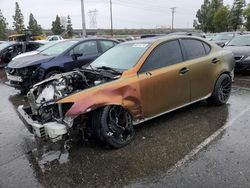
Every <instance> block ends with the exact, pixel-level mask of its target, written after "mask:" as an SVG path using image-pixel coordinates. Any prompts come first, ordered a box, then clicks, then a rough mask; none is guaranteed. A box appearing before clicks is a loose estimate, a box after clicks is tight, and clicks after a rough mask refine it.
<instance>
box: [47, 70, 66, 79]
mask: <svg viewBox="0 0 250 188" xmlns="http://www.w3.org/2000/svg"><path fill="white" fill-rule="evenodd" d="M61 73H62V72H61V71H57V70H54V71H50V72H48V73H47V74H46V76H45V79H47V78H49V77H51V76H54V75H56V74H61Z"/></svg>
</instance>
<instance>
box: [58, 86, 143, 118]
mask: <svg viewBox="0 0 250 188" xmlns="http://www.w3.org/2000/svg"><path fill="white" fill-rule="evenodd" d="M58 103H74V105H73V106H72V107H71V108H70V109H69V111H68V112H67V113H66V114H65V115H66V116H79V115H81V114H86V113H88V112H90V111H93V110H95V109H97V108H100V107H103V106H107V105H120V106H122V107H124V108H125V109H126V110H128V111H129V112H130V113H131V114H132V115H133V117H134V118H135V119H138V118H140V117H141V116H142V109H141V105H140V104H141V103H140V100H139V89H138V86H137V83H136V82H134V83H127V84H126V85H123V86H120V87H119V86H117V84H114V85H111V86H107V87H102V86H100V88H99V86H97V87H96V88H90V89H87V90H84V91H82V92H79V93H77V94H74V95H72V96H69V97H66V98H64V99H62V100H61V101H58Z"/></svg>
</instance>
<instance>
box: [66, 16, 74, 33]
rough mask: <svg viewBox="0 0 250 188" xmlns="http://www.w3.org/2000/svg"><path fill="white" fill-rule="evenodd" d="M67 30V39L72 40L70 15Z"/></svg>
mask: <svg viewBox="0 0 250 188" xmlns="http://www.w3.org/2000/svg"><path fill="white" fill-rule="evenodd" d="M66 29H67V37H68V38H72V36H73V27H72V23H71V18H70V16H69V15H68V17H67V28H66Z"/></svg>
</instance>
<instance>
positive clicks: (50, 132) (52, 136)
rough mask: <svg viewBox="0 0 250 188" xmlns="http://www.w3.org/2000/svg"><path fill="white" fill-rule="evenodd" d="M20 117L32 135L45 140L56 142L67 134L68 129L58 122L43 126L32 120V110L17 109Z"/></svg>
mask: <svg viewBox="0 0 250 188" xmlns="http://www.w3.org/2000/svg"><path fill="white" fill-rule="evenodd" d="M17 112H18V115H19V117H20V119H21V120H22V121H23V123H24V125H25V126H26V128H27V129H28V130H29V132H30V133H32V134H34V135H36V136H38V137H40V138H42V139H43V140H52V141H53V142H56V141H58V140H62V138H63V135H65V134H67V132H68V131H67V127H66V125H64V124H61V123H58V122H48V123H45V124H41V123H40V122H38V121H35V120H33V119H32V118H31V116H30V114H31V109H30V108H25V107H24V106H23V105H21V106H19V107H18V108H17Z"/></svg>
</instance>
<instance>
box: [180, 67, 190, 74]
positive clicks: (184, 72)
mask: <svg viewBox="0 0 250 188" xmlns="http://www.w3.org/2000/svg"><path fill="white" fill-rule="evenodd" d="M188 71H189V69H188V68H187V67H184V68H182V69H181V70H180V71H179V74H186V73H187V72H188Z"/></svg>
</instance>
